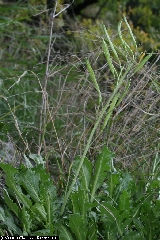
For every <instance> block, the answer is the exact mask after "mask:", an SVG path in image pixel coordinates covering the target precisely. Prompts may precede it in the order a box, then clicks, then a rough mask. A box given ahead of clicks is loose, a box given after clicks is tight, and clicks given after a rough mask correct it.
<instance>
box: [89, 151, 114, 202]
mask: <svg viewBox="0 0 160 240" xmlns="http://www.w3.org/2000/svg"><path fill="white" fill-rule="evenodd" d="M112 158H113V153H112V152H110V151H109V150H108V148H107V147H103V148H102V151H101V153H100V154H99V155H98V157H97V161H96V164H95V171H94V174H93V177H92V180H91V187H90V188H91V202H93V200H94V197H95V193H96V191H97V189H98V188H99V187H101V186H102V184H103V181H104V180H105V178H106V176H107V172H110V171H111V159H112Z"/></svg>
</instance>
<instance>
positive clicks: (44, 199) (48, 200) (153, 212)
mask: <svg viewBox="0 0 160 240" xmlns="http://www.w3.org/2000/svg"><path fill="white" fill-rule="evenodd" d="M113 159H114V154H113V153H112V152H110V151H109V149H108V148H107V147H103V148H102V150H101V152H100V153H99V155H98V156H97V158H96V159H95V161H92V164H91V161H90V160H88V159H87V158H85V160H84V162H83V165H82V168H81V171H80V174H79V177H78V178H77V181H76V183H75V185H74V187H73V189H72V193H71V195H70V197H69V199H68V202H67V205H66V208H65V211H64V213H63V215H62V216H60V208H61V205H60V203H61V202H62V201H63V200H64V196H63V195H61V196H58V195H57V194H56V192H58V191H59V189H58V186H57V191H56V187H55V186H54V183H53V182H52V181H51V179H50V177H49V175H48V174H47V173H46V170H45V169H44V168H43V165H41V164H38V165H36V166H35V167H32V168H26V167H25V166H24V165H22V166H21V167H19V168H18V169H16V168H13V167H11V166H10V165H8V164H2V163H0V167H1V169H3V171H4V173H5V175H6V188H5V189H4V191H3V197H4V198H3V199H1V206H0V219H1V224H0V229H1V233H3V235H4V233H5V232H6V231H7V233H8V234H9V235H11V236H20V235H21V236H22V235H23V236H28V235H30V236H32V235H40V236H51V235H53V234H55V235H59V236H60V238H61V239H64V240H66V239H69V240H72V239H75V238H76V239H78V240H85V239H86V240H87V239H88V240H89V239H94V240H95V239H113V240H116V239H147V240H151V239H158V237H159V233H160V232H159V218H160V200H159V197H160V195H159V194H160V193H159V188H160V180H159V179H160V171H159V163H160V159H159V156H158V155H157V156H156V157H155V161H154V164H153V169H154V173H153V174H152V177H150V175H148V176H145V178H143V176H141V177H140V178H139V179H137V178H136V176H134V173H133V174H131V173H129V172H125V171H122V170H120V169H116V168H115V167H114V164H113ZM78 161H80V158H77V159H75V163H74V164H73V166H72V169H71V172H72V174H73V175H74V174H75V171H76V165H77V162H78ZM155 166H156V167H155ZM72 174H71V176H70V178H72V177H73V175H72ZM142 182H143V184H140V183H142Z"/></svg>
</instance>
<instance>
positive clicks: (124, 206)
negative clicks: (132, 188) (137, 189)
mask: <svg viewBox="0 0 160 240" xmlns="http://www.w3.org/2000/svg"><path fill="white" fill-rule="evenodd" d="M130 198H131V195H130V193H129V192H127V190H123V191H122V193H121V195H120V197H119V211H124V210H128V211H129V209H130Z"/></svg>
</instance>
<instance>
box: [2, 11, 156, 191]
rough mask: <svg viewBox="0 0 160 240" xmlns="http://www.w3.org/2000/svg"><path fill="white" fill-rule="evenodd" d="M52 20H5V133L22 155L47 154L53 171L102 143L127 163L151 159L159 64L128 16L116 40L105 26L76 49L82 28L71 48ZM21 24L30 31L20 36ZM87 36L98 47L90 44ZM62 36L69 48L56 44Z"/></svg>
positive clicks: (93, 151)
mask: <svg viewBox="0 0 160 240" xmlns="http://www.w3.org/2000/svg"><path fill="white" fill-rule="evenodd" d="M55 11H56V9H55ZM56 15H57V16H58V12H56ZM42 17H43V16H42ZM55 19H56V18H54V17H53V19H52V21H51V25H52V26H51V28H50V29H49V28H48V26H47V27H46V25H45V23H44V27H42V31H41V32H40V30H39V28H37V27H35V28H33V26H32V27H29V26H28V25H27V24H26V23H24V22H20V23H19V22H18V20H16V19H13V20H12V21H9V20H8V22H5V21H4V22H3V24H2V25H1V28H2V30H3V31H1V36H2V39H3V41H4V40H5V38H6V32H5V31H6V30H5V26H6V25H5V24H8V28H7V31H8V36H10V37H9V38H8V39H7V40H6V46H5V49H6V50H5V51H4V52H3V54H2V56H1V59H2V61H3V66H2V68H1V78H2V81H1V83H2V85H1V139H2V140H3V141H8V139H7V138H8V137H7V136H8V135H10V141H11V140H12V141H13V142H14V143H15V144H16V145H17V146H18V147H17V148H18V150H20V151H21V154H22V155H23V154H24V153H25V154H28V153H30V152H35V153H38V154H42V155H43V156H44V157H45V159H46V162H48V164H49V166H48V164H47V168H48V170H49V171H52V172H54V174H55V173H56V174H59V173H58V172H59V171H60V172H61V173H64V174H65V173H67V172H68V169H69V166H70V165H71V163H72V161H73V160H74V159H75V157H76V155H80V156H83V157H82V162H83V159H84V158H85V156H86V155H87V156H88V157H90V156H91V157H93V158H94V156H96V155H97V152H98V151H99V150H100V149H101V147H102V146H104V145H107V146H108V147H109V148H110V149H111V150H113V151H114V152H115V153H116V156H117V157H116V162H117V164H119V165H120V166H121V167H123V168H131V169H133V170H134V168H135V169H136V168H138V169H140V168H141V166H144V163H146V165H145V166H147V164H148V165H149V163H150V161H152V156H154V154H155V153H156V152H157V151H158V134H159V130H158V129H159V125H158V117H159V114H158V113H157V110H158V104H159V84H158V79H159V76H158V74H157V73H156V63H155V62H154V63H149V59H150V57H151V55H152V53H147V54H146V56H143V57H142V56H141V54H140V53H139V52H138V48H137V44H136V40H135V38H134V36H133V34H132V32H131V29H130V27H129V24H128V23H127V20H126V18H125V17H124V19H123V22H124V24H126V25H125V29H122V22H120V24H119V25H118V31H117V36H116V38H117V39H119V41H117V42H120V44H119V45H117V44H115V43H114V37H112V36H111V35H110V34H109V33H108V31H107V29H106V27H105V26H102V28H101V30H100V31H99V32H101V35H96V34H94V38H92V36H93V35H92V33H90V35H91V36H90V39H89V38H88V39H87V38H86V39H85V42H86V46H85V45H84V44H82V51H81V53H78V54H75V53H74V52H76V41H77V42H78V43H79V40H77V39H76V38H75V36H77V35H78V34H77V31H76V34H75V35H72V37H73V39H74V41H75V43H74V44H75V45H74V46H75V49H74V52H73V49H72V48H73V46H70V45H69V43H68V42H67V41H68V40H67V38H66V37H65V35H63V34H60V31H61V29H60V30H57V29H58V27H57V26H56V21H55ZM18 24H19V25H18ZM15 26H16V27H19V28H18V29H17V32H15V31H12V30H13V28H14V27H15ZM32 29H34V35H33V33H32V32H33V30H32ZM20 31H23V32H26V40H25V39H24V41H23V42H22V39H21V38H19V35H18V32H20ZM56 31H57V32H56ZM79 32H80V34H79V36H78V37H79V38H81V37H82V36H85V30H84V29H79ZM102 32H103V33H102ZM125 33H126V35H127V36H129V38H128V39H129V42H127V39H126V37H124V35H125ZM88 36H89V33H88ZM55 37H56V38H55ZM12 39H14V42H13V41H12ZM28 39H29V42H28ZM92 39H94V40H92ZM72 41H73V40H72ZM90 41H93V42H94V46H95V49H90V48H89V47H88V46H90ZM131 41H132V44H131V45H132V47H130V43H131ZM11 42H12V44H13V45H12V44H11ZM47 42H48V43H47ZM61 42H62V43H63V45H65V48H66V49H68V50H67V51H68V53H67V52H64V53H63V52H57V51H56V47H57V46H58V44H59V48H60V47H61V45H60V44H62V43H61ZM36 44H37V45H36ZM56 44H57V45H56ZM8 46H9V47H8ZM22 46H23V47H22ZM39 46H40V47H39ZM46 46H48V49H47V53H48V55H47V57H46V56H45V49H46ZM92 46H93V44H92ZM87 47H88V49H89V52H87V53H85V52H84V50H85V49H87ZM7 48H8V49H7ZM16 49H17V50H16ZM70 49H71V50H72V51H70ZM77 49H79V46H77ZM83 52H84V53H83ZM86 56H87V60H86ZM22 58H23V60H24V61H21V60H22ZM19 59H20V61H19ZM31 60H33V61H32V62H31ZM38 62H39V63H38ZM82 162H81V164H80V165H79V168H78V169H79V170H80V168H81V165H82ZM57 166H58V169H57ZM54 168H55V169H54ZM147 168H148V167H147ZM79 170H78V171H79ZM78 171H77V176H78ZM62 175H63V174H62ZM74 181H76V177H75V180H74ZM72 184H73V183H72ZM70 189H71V188H70Z"/></svg>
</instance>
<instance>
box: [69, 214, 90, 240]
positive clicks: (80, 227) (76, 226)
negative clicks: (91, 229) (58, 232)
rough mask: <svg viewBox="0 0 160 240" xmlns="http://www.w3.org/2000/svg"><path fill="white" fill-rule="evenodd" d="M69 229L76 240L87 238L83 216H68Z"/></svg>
mask: <svg viewBox="0 0 160 240" xmlns="http://www.w3.org/2000/svg"><path fill="white" fill-rule="evenodd" d="M69 227H70V228H71V230H72V232H73V233H74V234H75V235H76V239H77V240H85V239H86V236H87V227H86V221H85V219H84V218H83V216H81V215H79V214H72V215H70V216H69Z"/></svg>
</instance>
